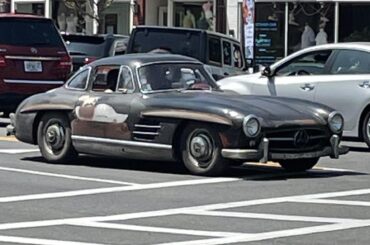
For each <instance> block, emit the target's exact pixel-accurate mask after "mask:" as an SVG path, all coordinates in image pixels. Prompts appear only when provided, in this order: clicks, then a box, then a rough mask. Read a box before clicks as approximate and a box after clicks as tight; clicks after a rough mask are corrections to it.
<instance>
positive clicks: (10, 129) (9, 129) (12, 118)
mask: <svg viewBox="0 0 370 245" xmlns="http://www.w3.org/2000/svg"><path fill="white" fill-rule="evenodd" d="M9 118H10V124H9V125H8V126H6V135H7V136H10V135H15V115H14V113H10V115H9Z"/></svg>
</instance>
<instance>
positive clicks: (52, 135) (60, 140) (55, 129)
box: [44, 123, 65, 154]
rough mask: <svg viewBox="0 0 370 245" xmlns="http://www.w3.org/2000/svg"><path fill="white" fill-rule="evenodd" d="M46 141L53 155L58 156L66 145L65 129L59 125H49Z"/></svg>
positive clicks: (46, 131)
mask: <svg viewBox="0 0 370 245" xmlns="http://www.w3.org/2000/svg"><path fill="white" fill-rule="evenodd" d="M44 140H45V143H46V146H47V147H46V148H47V150H48V152H49V153H51V154H58V152H59V151H60V150H61V149H63V146H64V143H65V129H64V127H63V126H62V125H60V124H59V123H53V124H51V125H48V126H47V128H46V130H45V136H44Z"/></svg>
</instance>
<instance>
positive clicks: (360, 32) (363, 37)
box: [339, 3, 370, 42]
mask: <svg viewBox="0 0 370 245" xmlns="http://www.w3.org/2000/svg"><path fill="white" fill-rule="evenodd" d="M339 6H340V7H339V19H340V25H339V41H340V42H359V41H362V42H364V41H370V21H369V18H370V17H369V13H370V4H369V3H368V4H354V3H352V4H347V3H343V4H340V5H339Z"/></svg>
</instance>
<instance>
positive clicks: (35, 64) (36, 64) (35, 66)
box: [24, 61, 42, 72]
mask: <svg viewBox="0 0 370 245" xmlns="http://www.w3.org/2000/svg"><path fill="white" fill-rule="evenodd" d="M24 71H25V72H42V63H41V61H25V62H24Z"/></svg>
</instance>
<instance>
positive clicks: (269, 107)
mask: <svg viewBox="0 0 370 245" xmlns="http://www.w3.org/2000/svg"><path fill="white" fill-rule="evenodd" d="M145 103H146V106H147V108H150V109H175V110H174V113H175V112H176V110H189V111H197V112H202V113H211V114H215V115H218V116H222V117H225V118H228V119H230V120H232V121H233V122H234V123H237V124H240V123H241V122H242V120H243V118H244V117H245V116H247V115H250V114H253V115H255V116H257V117H259V118H260V119H261V121H262V125H263V126H264V127H281V126H287V125H326V124H327V118H328V115H329V114H330V112H332V111H333V109H331V108H329V107H326V106H323V105H320V104H316V103H312V102H308V101H305V100H299V99H291V98H283V97H271V96H255V95H236V94H231V93H225V92H204V91H180V92H167V93H156V94H151V95H148V96H147V99H146V102H145Z"/></svg>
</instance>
